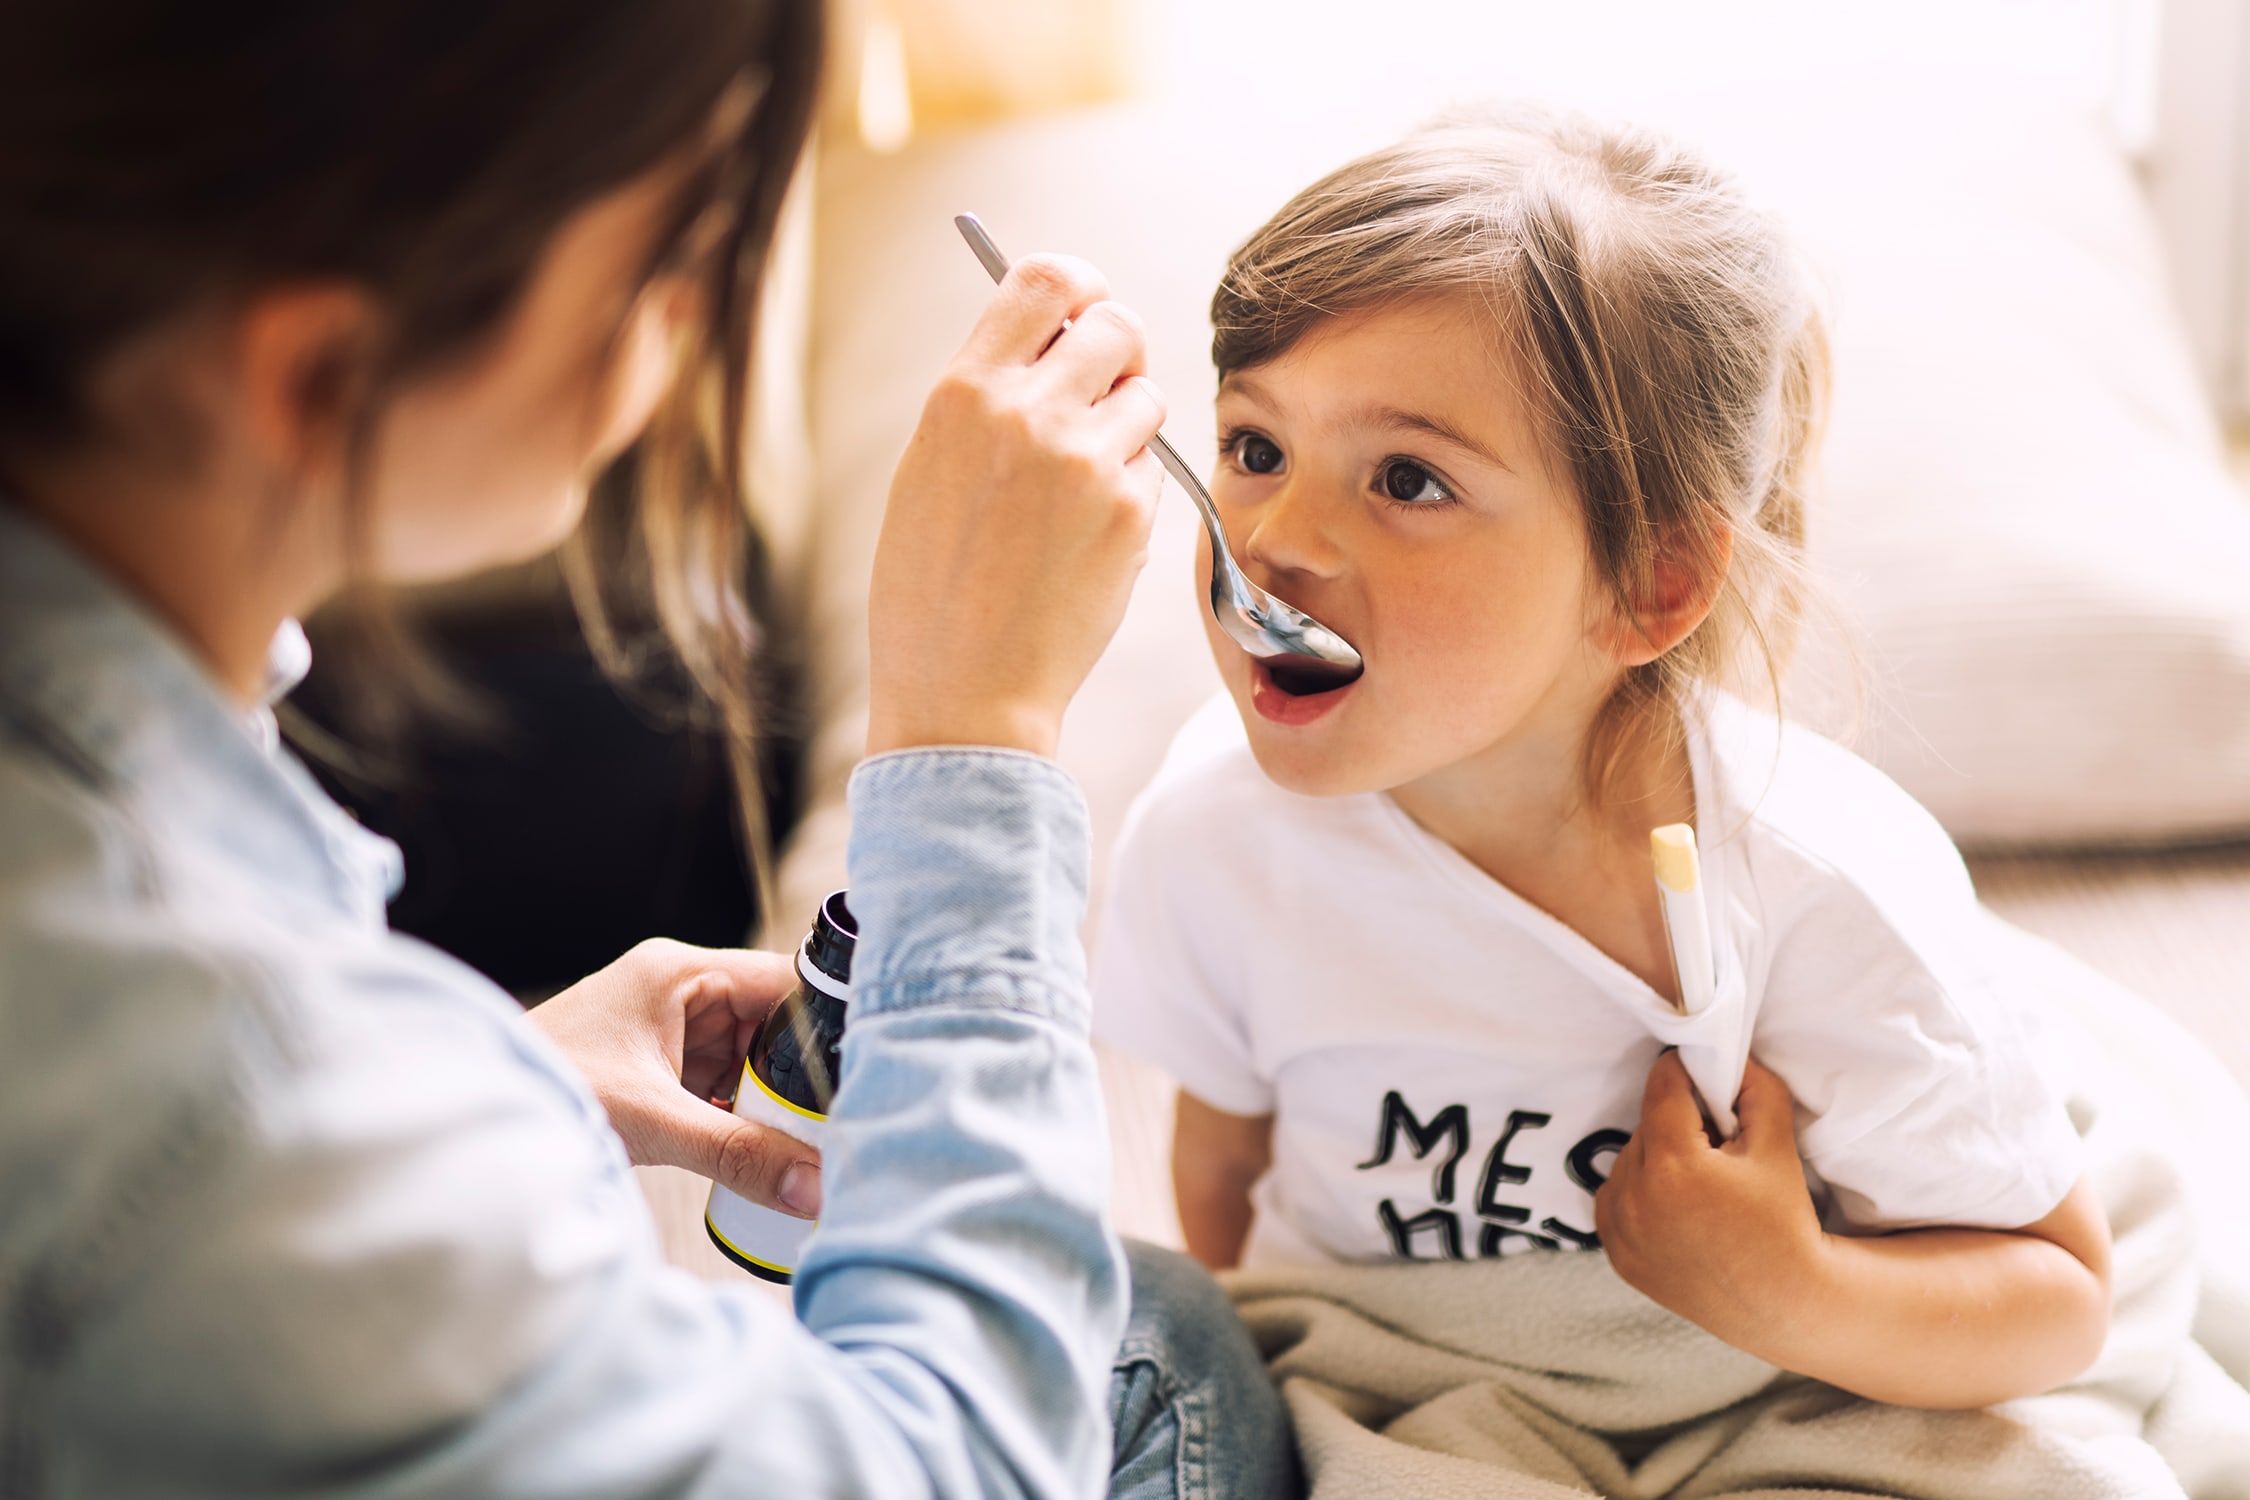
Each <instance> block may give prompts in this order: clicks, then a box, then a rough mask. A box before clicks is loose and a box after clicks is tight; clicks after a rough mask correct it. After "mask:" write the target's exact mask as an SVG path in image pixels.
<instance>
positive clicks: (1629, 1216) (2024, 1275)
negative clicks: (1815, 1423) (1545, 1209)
mask: <svg viewBox="0 0 2250 1500" xmlns="http://www.w3.org/2000/svg"><path fill="white" fill-rule="evenodd" d="M1737 1112H1738V1113H1739V1115H1740V1117H1741V1121H1742V1128H1741V1131H1740V1133H1739V1134H1738V1135H1737V1136H1736V1137H1735V1138H1734V1139H1733V1140H1731V1141H1728V1142H1727V1143H1726V1144H1725V1145H1723V1146H1714V1145H1712V1144H1711V1142H1710V1139H1709V1137H1708V1136H1706V1135H1705V1133H1704V1128H1703V1121H1702V1116H1701V1114H1700V1112H1699V1111H1698V1110H1697V1107H1696V1103H1695V1098H1694V1095H1693V1092H1692V1091H1691V1089H1690V1087H1689V1085H1688V1081H1687V1074H1686V1072H1685V1070H1683V1069H1682V1068H1681V1067H1680V1064H1679V1060H1678V1058H1677V1057H1676V1056H1674V1055H1672V1054H1667V1055H1666V1056H1665V1057H1664V1058H1663V1059H1661V1060H1660V1061H1659V1062H1658V1064H1657V1066H1656V1068H1655V1070H1654V1071H1652V1072H1651V1073H1650V1075H1649V1084H1648V1093H1647V1096H1646V1098H1645V1100H1644V1101H1643V1103H1642V1106H1641V1128H1640V1129H1639V1130H1638V1131H1636V1132H1635V1133H1634V1136H1633V1139H1632V1141H1631V1142H1630V1143H1628V1144H1627V1146H1626V1147H1625V1149H1624V1150H1623V1151H1622V1152H1620V1153H1619V1155H1618V1158H1617V1162H1616V1165H1615V1169H1614V1170H1613V1171H1612V1173H1611V1175H1610V1179H1609V1181H1608V1182H1607V1183H1605V1184H1604V1185H1603V1187H1602V1189H1601V1191H1600V1193H1598V1194H1597V1195H1596V1196H1595V1199H1594V1209H1595V1224H1596V1228H1597V1230H1598V1232H1599V1233H1600V1235H1601V1240H1602V1247H1603V1249H1604V1250H1606V1251H1607V1252H1608V1254H1609V1258H1610V1262H1611V1264H1612V1265H1613V1266H1615V1267H1616V1269H1617V1273H1618V1274H1619V1275H1620V1276H1622V1277H1623V1278H1624V1279H1625V1280H1626V1281H1628V1282H1630V1283H1631V1284H1632V1285H1633V1286H1635V1287H1637V1288H1639V1289H1640V1290H1641V1291H1642V1292H1644V1293H1645V1294H1647V1295H1648V1296H1649V1297H1650V1298H1651V1299H1653V1300H1654V1301H1656V1302H1659V1303H1661V1304H1663V1305H1664V1306H1665V1307H1668V1308H1670V1309H1671V1310H1672V1311H1674V1312H1676V1313H1678V1314H1679V1315H1680V1316H1682V1317H1684V1318H1686V1319H1688V1320H1689V1321H1690V1322H1693V1323H1696V1324H1698V1325H1699V1326H1701V1327H1702V1328H1704V1329H1705V1330H1707V1331H1708V1332H1710V1333H1712V1334H1714V1335H1716V1336H1717V1337H1719V1338H1722V1339H1725V1340H1726V1341H1727V1342H1728V1343H1730V1344H1733V1345H1734V1346H1735V1347H1736V1348H1739V1349H1742V1350H1744V1351H1746V1352H1748V1353H1750V1354H1754V1355H1756V1356H1758V1357H1759V1358H1760V1359H1764V1360H1766V1361H1768V1362H1769V1363H1772V1364H1776V1365H1779V1366H1781V1367H1782V1368H1783V1369H1787V1370H1793V1371H1795V1372H1797V1373H1798V1374H1801V1375H1809V1376H1812V1377H1813V1378H1814V1379H1817V1380H1825V1381H1827V1382H1828V1383H1829V1384H1831V1385H1836V1386H1841V1387H1843V1388H1844V1389H1846V1390H1849V1391H1852V1392H1855V1393H1856V1394H1858V1395H1862V1396H1866V1397H1868V1398H1870V1399H1871V1400H1876V1401H1888V1402H1892V1403H1895V1404H1897V1405H1902V1406H1930V1407H1972V1406H1988V1405H1991V1404H1992V1403H1994V1402H1998V1401H2006V1400H2011V1399H2013V1398H2015V1397H2018V1396H2028V1395H2033V1394H2036V1393H2038V1392H2041V1391H2047V1390H2052V1389H2054V1388H2055V1387H2056V1386H2058V1385H2061V1384H2063V1383H2064V1382H2065V1381H2068V1380H2069V1379H2071V1378H2072V1377H2073V1376H2076V1375H2078V1374H2080V1373H2081V1372H2083V1371H2084V1370H2085V1369H2086V1367H2087V1366H2088V1365H2090V1364H2092V1363H2093V1361H2094V1358H2095V1356H2096V1355H2097V1354H2099V1353H2100V1352H2101V1347H2102V1341H2103V1340H2104V1339H2105V1338H2106V1337H2107V1336H2108V1333H2109V1226H2108V1223H2107V1222H2106V1220H2105V1219H2104V1218H2103V1215H2102V1212H2101V1208H2100V1206H2099V1205H2098V1204H2097V1203H2095V1201H2094V1197H2093V1193H2092V1191H2091V1190H2090V1189H2089V1188H2088V1187H2087V1185H2086V1183H2085V1182H2084V1181H2083V1180H2082V1181H2080V1182H2079V1184H2078V1185H2077V1186H2076V1187H2074V1188H2072V1189H2071V1191H2070V1193H2069V1195H2068V1196H2067V1197H2065V1198H2064V1199H2063V1202H2062V1204H2061V1205H2060V1206H2059V1207H2057V1208H2056V1209H2055V1210H2054V1212H2052V1213H2050V1214H2048V1215H2047V1216H2046V1217H2045V1218H2043V1219H2041V1220H2039V1221H2038V1222H2037V1223H2034V1224H2027V1225H2025V1226H2023V1227H2022V1228H2020V1229H2013V1230H1989V1229H1920V1230H1908V1231H1903V1232H1900V1233H1896V1234H1887V1235H1872V1236H1866V1237H1853V1236H1846V1235H1832V1234H1828V1233H1826V1232H1825V1231H1823V1230H1822V1228H1821V1226H1820V1221H1819V1218H1818V1216H1817V1214H1816V1212H1815V1210H1814V1208H1813V1203H1812V1197H1811V1194H1810V1193H1808V1192H1807V1191H1806V1188H1805V1180H1804V1165H1803V1163H1802V1161H1801V1160H1800V1159H1799V1157H1798V1155H1797V1143H1796V1136H1795V1121H1794V1108H1793V1106H1792V1104H1791V1102H1790V1099H1789V1091H1788V1089H1787V1087H1786V1086H1785V1085H1783V1083H1782V1082H1781V1080H1780V1079H1778V1078H1776V1077H1775V1076H1774V1075H1773V1074H1772V1073H1770V1072H1768V1071H1767V1070H1766V1069H1764V1068H1762V1067H1760V1066H1759V1065H1758V1064H1757V1063H1755V1062H1753V1063H1751V1065H1750V1068H1749V1072H1748V1075H1747V1076H1746V1077H1745V1078H1744V1080H1743V1085H1742V1097H1741V1100H1740V1102H1739V1104H1738V1105H1737Z"/></svg>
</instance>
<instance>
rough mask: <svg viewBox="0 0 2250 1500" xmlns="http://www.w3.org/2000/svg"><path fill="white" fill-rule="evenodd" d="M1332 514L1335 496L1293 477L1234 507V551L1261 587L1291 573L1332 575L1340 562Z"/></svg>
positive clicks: (1340, 565) (1341, 565)
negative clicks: (1250, 500) (1268, 491)
mask: <svg viewBox="0 0 2250 1500" xmlns="http://www.w3.org/2000/svg"><path fill="white" fill-rule="evenodd" d="M1336 519H1337V518H1336V515H1335V499H1334V497H1333V496H1328V497H1325V498H1324V497H1323V495H1322V493H1321V487H1320V486H1318V485H1316V484H1314V483H1311V482H1308V481H1307V480H1304V479H1300V478H1294V477H1293V478H1291V479H1290V480H1289V481H1288V482H1287V483H1285V484H1283V485H1282V486H1280V487H1279V488H1278V489H1276V490H1274V491H1272V492H1271V493H1269V494H1267V495H1266V496H1265V497H1264V498H1262V499H1260V500H1258V501H1257V502H1256V503H1254V504H1251V505H1248V506H1245V507H1243V508H1242V509H1241V511H1239V512H1238V513H1237V516H1236V523H1237V530H1236V538H1235V544H1234V545H1235V557H1236V559H1237V560H1238V561H1239V562H1241V564H1242V567H1243V570H1244V571H1245V572H1247V573H1248V574H1249V575H1250V577H1251V579H1252V580H1253V581H1254V582H1256V583H1257V584H1259V585H1260V586H1261V587H1267V588H1271V587H1273V586H1274V584H1275V582H1276V580H1280V579H1286V578H1290V577H1297V578H1334V577H1336V576H1337V575H1338V574H1339V573H1340V572H1341V571H1342V570H1343V562H1344V553H1343V549H1342V548H1341V547H1339V546H1338V545H1337V544H1336V537H1335V532H1334V529H1333V528H1334V523H1335V521H1336Z"/></svg>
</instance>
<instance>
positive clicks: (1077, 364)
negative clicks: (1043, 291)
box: [1038, 302, 1148, 402]
mask: <svg viewBox="0 0 2250 1500" xmlns="http://www.w3.org/2000/svg"><path fill="white" fill-rule="evenodd" d="M1147 355H1148V331H1147V330H1146V329H1144V328H1143V327H1142V326H1141V319H1140V315H1139V314H1138V313H1136V312H1134V311H1133V310H1132V309H1131V308H1129V307H1125V306H1123V305H1122V304H1120V303H1116V302H1096V303H1094V304H1093V305H1092V306H1090V307H1088V308H1087V309H1086V310H1085V311H1084V312H1082V313H1080V314H1079V315H1078V317H1077V320H1076V321H1075V322H1073V323H1072V324H1071V325H1070V326H1069V327H1068V328H1066V329H1064V330H1063V331H1062V335H1061V337H1059V338H1057V339H1056V340H1055V342H1054V344H1053V345H1052V346H1051V347H1049V349H1048V350H1047V352H1046V353H1045V354H1043V355H1041V356H1040V357H1039V366H1038V368H1039V372H1040V374H1042V375H1044V376H1046V377H1047V378H1049V379H1051V380H1053V381H1054V382H1055V383H1056V384H1057V385H1058V386H1060V387H1061V389H1063V390H1065V391H1068V392H1070V393H1071V394H1072V395H1074V396H1077V397H1079V398H1080V399H1081V400H1084V401H1087V402H1094V401H1100V400H1103V399H1104V398H1106V397H1107V396H1108V395H1109V393H1110V392H1111V391H1113V390H1115V389H1116V388H1117V383H1118V381H1120V380H1122V379H1124V378H1125V377H1127V376H1131V375H1138V374H1140V373H1141V372H1142V371H1143V370H1145V369H1146V368H1147V367H1148V362H1147Z"/></svg>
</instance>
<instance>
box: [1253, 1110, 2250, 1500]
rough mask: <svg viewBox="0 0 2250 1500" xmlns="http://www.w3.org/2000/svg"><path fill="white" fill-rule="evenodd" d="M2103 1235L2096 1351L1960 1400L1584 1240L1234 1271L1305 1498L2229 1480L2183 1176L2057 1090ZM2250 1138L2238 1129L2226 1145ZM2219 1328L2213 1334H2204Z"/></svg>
mask: <svg viewBox="0 0 2250 1500" xmlns="http://www.w3.org/2000/svg"><path fill="white" fill-rule="evenodd" d="M2074 1114H2075V1115H2076V1117H2077V1119H2078V1121H2079V1124H2080V1127H2081V1131H2082V1133H2084V1135H2085V1138H2086V1141H2087V1145H2088V1153H2089V1168H2090V1170H2091V1172H2092V1174H2093V1177H2094V1182H2095V1185H2096V1187H2097V1189H2098V1190H2099V1191H2100V1193H2101V1196H2102V1199H2103V1201H2104V1203H2105V1204H2106V1205H2107V1206H2108V1208H2109V1211H2110V1216H2111V1222H2112V1228H2113V1231H2114V1233H2115V1236H2116V1277H2115V1280H2116V1312H2115V1317H2114V1319H2113V1324H2112V1331H2111V1336H2110V1340H2109V1343H2108V1346H2107V1347H2106V1349H2105V1350H2104V1352H2103V1355H2102V1357H2101V1359H2100V1361H2099V1362H2098V1363H2097V1364H2096V1365H2095V1367H2094V1369H2093V1370H2092V1371H2090V1372H2089V1373H2088V1374H2087V1375H2086V1376H2085V1377H2084V1378H2082V1379H2081V1380H2079V1381H2078V1382H2077V1383H2076V1384H2074V1385H2072V1386H2070V1387H2068V1388H2066V1389H2064V1390H2061V1391H2057V1392H2054V1393H2052V1394H2050V1395H2046V1396H2040V1397H2036V1398H2033V1399H2030V1400H2024V1401H2017V1402H2012V1403H2010V1404H2008V1405H2007V1406H2004V1407H1997V1408H1993V1409H1991V1410H1987V1411H1976V1412H1934V1411H1922V1410H1915V1409H1909V1408H1905V1407H1895V1406H1884V1405H1881V1404H1879V1403H1876V1402H1871V1401H1864V1400H1861V1399H1859V1398H1857V1397H1854V1396H1850V1395H1847V1394H1845V1393H1844V1392H1842V1391H1839V1390H1837V1389H1836V1388H1834V1387H1832V1386H1827V1385H1822V1384H1819V1383H1816V1382H1813V1381H1809V1380H1805V1379H1802V1378H1800V1377H1797V1376H1793V1375H1788V1374H1785V1373H1783V1372H1781V1371H1778V1370H1776V1369H1774V1368H1773V1367H1772V1366H1770V1365H1766V1364H1763V1363H1761V1362H1760V1361H1758V1360H1756V1359H1753V1358H1751V1357H1750V1356H1748V1355H1746V1354H1743V1353H1741V1352H1739V1351H1738V1350H1735V1349H1733V1348H1730V1347H1729V1346H1728V1345H1726V1344H1724V1343H1721V1342H1720V1341H1719V1340H1717V1339H1715V1338H1713V1337H1711V1336H1710V1335H1709V1334H1707V1333H1704V1332H1703V1331H1702V1330H1701V1329H1699V1328H1697V1327H1695V1326H1694V1325H1693V1324H1690V1323H1688V1322H1686V1321H1684V1320H1682V1319H1680V1318H1677V1317H1674V1316H1673V1315H1672V1314H1670V1313H1668V1312H1666V1311H1664V1310H1663V1309H1662V1308H1660V1307H1658V1306H1656V1305H1655V1304H1654V1303H1652V1302H1650V1301H1648V1300H1647V1299H1646V1298H1645V1297H1643V1296H1641V1295H1640V1294H1639V1293H1638V1292H1635V1291H1634V1290H1633V1289H1632V1288H1630V1287H1628V1286H1626V1285H1625V1284H1624V1282H1622V1281H1621V1280H1619V1279H1618V1278H1617V1276H1616V1275H1615V1274H1614V1273H1613V1272H1612V1271H1611V1270H1610V1268H1609V1263H1608V1261H1607V1260H1606V1259H1605V1258H1604V1257H1603V1256H1602V1255H1601V1254H1600V1253H1599V1252H1598V1251H1597V1252H1588V1251H1578V1252H1546V1253H1541V1252H1532V1253H1525V1254H1518V1255H1514V1256H1511V1257H1509V1258H1507V1259H1505V1260H1495V1261H1482V1262H1470V1263H1465V1264H1458V1265H1443V1264H1441V1265H1427V1264H1409V1265H1381V1266H1339V1267H1320V1268H1309V1269H1295V1268H1291V1269H1267V1270H1259V1271H1243V1272H1236V1273H1234V1274H1233V1275H1232V1276H1230V1277H1229V1278H1228V1289H1229V1291H1230V1292H1231V1293H1232V1295H1233V1297H1234V1299H1235V1305H1236V1307H1237V1309H1238V1310H1239V1311H1240V1312H1241V1314H1242V1317H1243V1319H1244V1321H1245V1322H1246V1323H1248V1325H1249V1327H1250V1329H1251V1332H1252V1333H1253V1335H1254V1336H1255V1337H1256V1338H1257V1340H1258V1343H1259V1346H1260V1347H1261V1348H1262V1349H1263V1350H1264V1352H1265V1355H1266V1358H1267V1361H1268V1363H1269V1364H1270V1366H1271V1368H1272V1370H1273V1373H1274V1376H1275V1378H1276V1379H1277V1380H1278V1381H1279V1382H1280V1384H1281V1387H1282V1391H1283V1393H1284V1395H1285V1396H1286V1398H1287V1400H1288V1404H1289V1410H1290V1415H1291V1417H1292V1419H1293V1420H1294V1422H1295V1424H1296V1431H1297V1440H1298V1445H1299V1447H1300V1449H1301V1450H1302V1452H1303V1455H1304V1459H1305V1465H1306V1473H1307V1475H1308V1477H1309V1479H1310V1481H1311V1484H1312V1492H1313V1495H1314V1496H1315V1497H1317V1500H1345V1497H1357V1496H1370V1497H1373V1496H1383V1497H1392V1496H1402V1497H1403V1496H1410V1497H1414V1500H1448V1497H1452V1496H1461V1497H1469V1496H1475V1497H1479V1500H1518V1497H1520V1500H1563V1497H1583V1496H1586V1495H1588V1494H1596V1495H1604V1496H1619V1497H1643V1496H1648V1497H1653V1496H1660V1495H1661V1496H1678V1497H1682V1500H1701V1497H1711V1496H1730V1497H1746V1496H1763V1495H1781V1494H1784V1493H1786V1494H1788V1495H1791V1496H1793V1497H1798V1500H1805V1497H1810V1496H1820V1495H1856V1496H1867V1495H1877V1496H1895V1497H1913V1500H2080V1497H2085V1500H2093V1497H2104V1500H2107V1497H2117V1500H2128V1497H2130V1500H2148V1497H2165V1496H2174V1497H2176V1496H2183V1495H2184V1496H2189V1497H2192V1500H2250V1391H2246V1390H2245V1384H2250V1371H2245V1370H2242V1369H2234V1370H2231V1371H2230V1370H2228V1369H2226V1368H2223V1367H2222V1365H2221V1363H2220V1361H2219V1359H2218V1358H2215V1357H2214V1356H2213V1355H2212V1353H2210V1352H2209V1349H2214V1348H2215V1349H2220V1350H2234V1351H2239V1350H2241V1349H2243V1348H2245V1347H2250V1328H2239V1327H2220V1326H2217V1325H2215V1324H2214V1322H2213V1319H2214V1318H2220V1319H2223V1320H2226V1321H2229V1322H2232V1321H2239V1320H2240V1318H2241V1314H2242V1309H2241V1308H2240V1306H2239V1304H2234V1303H2228V1304H2225V1305H2222V1306H2219V1307H2216V1308H2215V1307H2214V1305H2213V1304H2212V1302H2211V1300H2210V1299H2208V1298H2206V1299H2205V1300H2204V1305H2203V1307H2202V1314H2201V1316H2202V1331H2203V1332H2204V1334H2205V1336H2206V1343H2207V1344H2208V1346H2209V1347H2208V1348H2207V1347H2206V1345H2205V1344H2199V1343H2198V1341H2197V1336H2196V1335H2197V1323H2198V1265H2197V1259H2198V1257H2197V1253H2196V1245H2195V1233H2194V1229H2193V1226H2192V1223H2191V1218H2190V1213H2189V1210H2188V1207H2187V1203H2186V1200H2185V1196H2184V1194H2183V1193H2182V1191H2181V1189H2180V1184H2179V1180H2178V1178H2177V1177H2176V1176H2175V1174H2174V1173H2173V1171H2172V1170H2171V1168H2170V1167H2169V1165H2168V1164H2167V1163H2166V1161H2165V1160H2164V1159H2163V1157H2162V1156H2161V1155H2160V1154H2159V1153H2157V1152H2156V1151H2154V1150H2151V1149H2148V1148H2147V1147H2146V1146H2144V1145H2141V1144H2139V1143H2138V1141H2139V1139H2141V1138H2142V1137H2141V1133H2140V1132H2137V1131H2135V1130H2134V1129H2133V1128H2132V1127H2131V1125H2130V1123H2128V1122H2127V1121H2123V1120H2120V1119H2118V1118H2116V1117H2115V1116H2114V1115H2113V1116H2111V1117H2106V1118H2105V1117H2101V1116H2099V1115H2097V1112H2096V1111H2095V1110H2093V1109H2092V1108H2091V1107H2090V1106H2089V1105H2087V1104H2085V1103H2084V1102H2080V1103H2079V1104H2077V1105H2075V1106H2074ZM2241 1144H2242V1146H2243V1148H2244V1149H2250V1142H2243V1143H2241ZM2220 1335H2224V1336H2220Z"/></svg>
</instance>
